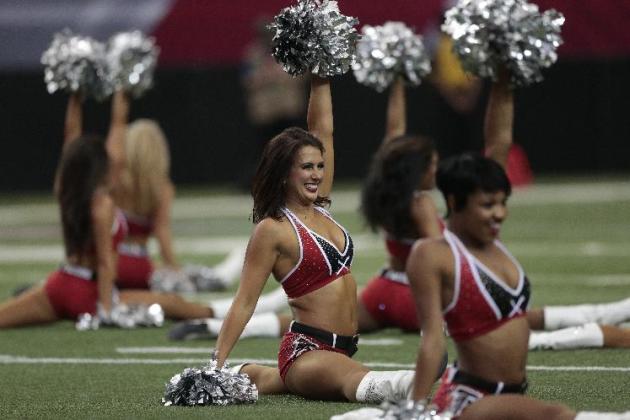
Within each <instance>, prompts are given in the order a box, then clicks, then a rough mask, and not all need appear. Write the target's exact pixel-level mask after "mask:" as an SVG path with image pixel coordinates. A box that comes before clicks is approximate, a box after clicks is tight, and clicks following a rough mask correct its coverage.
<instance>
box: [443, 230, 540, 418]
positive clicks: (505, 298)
mask: <svg viewBox="0 0 630 420" xmlns="http://www.w3.org/2000/svg"><path fill="white" fill-rule="evenodd" d="M444 237H445V238H446V240H447V241H448V244H449V245H450V248H451V251H452V252H453V256H454V257H455V278H454V284H453V300H452V301H451V302H450V303H449V304H448V305H447V306H446V308H444V311H443V313H444V320H445V321H446V325H447V329H448V332H449V333H450V336H451V337H452V338H453V339H454V340H455V341H465V340H470V339H472V338H475V337H479V336H481V335H484V334H487V333H489V332H490V331H493V330H495V329H497V328H499V327H500V326H501V325H503V324H505V323H506V322H508V321H511V320H513V319H515V318H519V317H522V316H525V314H526V312H527V306H528V304H529V297H530V285H529V280H528V279H527V277H526V276H525V274H524V272H523V269H522V268H521V266H520V264H519V263H518V262H517V261H516V259H515V258H514V257H513V256H512V255H511V254H510V253H509V252H508V250H507V249H506V248H505V247H504V246H503V245H502V244H501V243H500V242H499V241H495V244H496V245H497V246H498V247H499V248H500V249H501V250H502V251H503V252H504V253H505V254H506V255H507V256H508V257H509V258H510V259H511V260H512V262H513V263H514V265H515V266H516V267H517V269H518V273H519V281H518V284H517V286H516V287H515V288H512V287H510V286H509V285H508V284H507V283H506V282H504V281H503V280H502V279H501V278H499V277H498V276H497V275H495V274H494V273H493V272H492V271H490V269H488V268H487V267H486V266H485V265H484V264H483V263H482V262H481V261H479V260H478V259H477V258H475V256H474V255H473V254H472V253H470V252H469V251H468V250H467V249H466V247H465V246H464V244H463V243H462V242H461V241H460V240H459V239H458V238H457V236H455V235H454V234H453V233H451V232H449V231H448V230H445V231H444ZM525 388H526V383H523V384H504V383H489V382H486V381H484V380H483V379H481V378H476V377H472V376H471V375H469V374H466V373H463V372H461V373H457V369H456V368H453V369H450V370H448V371H447V372H446V373H445V374H444V376H443V377H442V382H441V385H440V388H439V389H438V391H437V392H436V394H435V397H434V398H433V403H434V404H436V405H437V406H438V408H439V409H440V410H441V411H442V410H445V409H447V408H448V409H450V411H451V412H453V414H454V415H455V416H457V415H459V414H460V413H461V411H462V410H463V409H464V408H466V407H467V406H468V405H470V404H472V403H473V402H474V401H476V400H478V399H480V398H482V397H483V396H484V395H488V394H500V393H506V392H519V393H522V392H524V391H525Z"/></svg>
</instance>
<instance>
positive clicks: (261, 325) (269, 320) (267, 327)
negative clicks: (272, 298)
mask: <svg viewBox="0 0 630 420" xmlns="http://www.w3.org/2000/svg"><path fill="white" fill-rule="evenodd" d="M206 325H207V327H208V333H209V336H210V338H217V337H218V336H219V332H221V327H223V320H222V319H214V318H208V319H206ZM248 337H280V320H279V319H278V315H276V314H274V313H268V314H260V315H254V316H252V317H251V318H250V320H249V322H248V323H247V324H245V328H244V329H243V333H242V334H241V337H240V338H248Z"/></svg>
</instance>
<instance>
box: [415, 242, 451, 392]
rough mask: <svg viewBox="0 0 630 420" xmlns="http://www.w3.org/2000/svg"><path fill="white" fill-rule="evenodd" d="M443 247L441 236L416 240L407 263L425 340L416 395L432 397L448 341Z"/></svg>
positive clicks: (416, 384) (419, 353)
mask: <svg viewBox="0 0 630 420" xmlns="http://www.w3.org/2000/svg"><path fill="white" fill-rule="evenodd" d="M443 251H444V249H443V247H441V246H440V240H429V241H425V242H420V243H418V244H416V246H415V247H414V249H413V250H412V254H411V256H410V258H409V260H408V263H407V275H408V277H409V284H410V286H411V289H412V291H413V295H414V298H415V302H416V309H417V312H418V320H419V323H420V325H421V331H422V342H421V345H420V350H419V351H418V357H417V360H416V375H415V382H414V390H413V399H414V400H422V399H427V398H428V397H429V393H430V391H431V387H432V385H433V383H434V382H435V378H436V377H437V375H438V372H439V370H440V362H441V359H442V355H443V354H444V350H445V349H446V343H445V340H444V333H443V331H442V301H441V276H442V273H441V272H442V269H441V267H440V266H441V265H442V261H443V260H444V258H443V254H444V252H443Z"/></svg>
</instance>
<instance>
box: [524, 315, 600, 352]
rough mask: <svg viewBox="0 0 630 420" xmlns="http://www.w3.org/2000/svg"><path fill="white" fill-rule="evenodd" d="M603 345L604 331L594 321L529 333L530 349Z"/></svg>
mask: <svg viewBox="0 0 630 420" xmlns="http://www.w3.org/2000/svg"><path fill="white" fill-rule="evenodd" d="M603 346H604V333H603V332H602V329H601V328H600V327H599V325H597V324H595V323H594V322H591V323H590V324H586V325H581V326H579V327H571V328H563V329H561V330H557V331H549V332H535V331H532V332H531V333H530V335H529V349H530V350H542V349H551V350H567V349H581V348H588V347H603Z"/></svg>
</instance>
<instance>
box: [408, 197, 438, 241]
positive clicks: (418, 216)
mask: <svg viewBox="0 0 630 420" xmlns="http://www.w3.org/2000/svg"><path fill="white" fill-rule="evenodd" d="M411 217H412V219H413V221H414V224H415V226H416V230H417V232H418V237H420V238H439V237H440V236H442V228H441V227H440V224H439V222H438V217H439V216H438V210H437V207H435V203H434V202H433V199H432V198H431V196H430V195H429V194H428V193H426V192H422V193H420V194H419V195H417V196H416V197H414V200H413V203H412V205H411Z"/></svg>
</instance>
